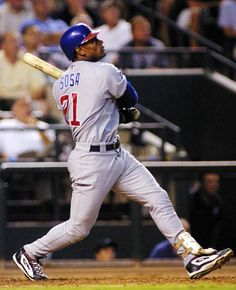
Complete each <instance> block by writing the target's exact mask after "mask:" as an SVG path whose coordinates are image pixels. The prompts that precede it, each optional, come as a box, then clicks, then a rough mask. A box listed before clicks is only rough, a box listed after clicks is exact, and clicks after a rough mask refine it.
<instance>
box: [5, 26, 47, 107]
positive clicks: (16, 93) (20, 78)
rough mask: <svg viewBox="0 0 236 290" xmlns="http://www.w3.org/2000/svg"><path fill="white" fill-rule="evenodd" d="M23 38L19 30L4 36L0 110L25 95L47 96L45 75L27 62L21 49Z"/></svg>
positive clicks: (33, 97)
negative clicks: (23, 58) (24, 60)
mask: <svg viewBox="0 0 236 290" xmlns="http://www.w3.org/2000/svg"><path fill="white" fill-rule="evenodd" d="M20 44H21V38H20V35H19V34H18V33H17V32H7V33H5V34H4V35H3V38H2V51H1V52H0V68H1V71H2V72H3V73H1V74H0V110H3V111H8V110H9V109H10V104H11V101H12V100H14V99H16V98H21V97H23V96H30V97H31V98H32V99H34V100H37V99H44V98H45V97H46V86H47V80H46V78H45V75H44V74H43V73H42V72H40V71H38V70H36V69H35V68H33V67H31V66H29V65H27V64H25V63H24V62H23V60H22V53H21V51H20Z"/></svg>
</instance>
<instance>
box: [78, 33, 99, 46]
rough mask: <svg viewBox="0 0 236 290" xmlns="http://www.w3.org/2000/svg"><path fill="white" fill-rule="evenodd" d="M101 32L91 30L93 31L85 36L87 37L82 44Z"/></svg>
mask: <svg viewBox="0 0 236 290" xmlns="http://www.w3.org/2000/svg"><path fill="white" fill-rule="evenodd" d="M99 32H100V30H93V31H91V33H89V35H88V36H87V37H85V39H84V40H83V42H82V43H81V44H84V43H86V42H88V41H89V40H91V39H93V38H95V37H96V36H97V35H98V33H99Z"/></svg>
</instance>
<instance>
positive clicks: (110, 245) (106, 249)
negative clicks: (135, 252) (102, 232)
mask: <svg viewBox="0 0 236 290" xmlns="http://www.w3.org/2000/svg"><path fill="white" fill-rule="evenodd" d="M117 248H118V247H117V244H116V243H115V242H114V241H112V240H111V239H110V238H106V239H104V240H102V241H100V242H99V243H98V244H97V246H96V249H95V259H96V261H99V262H109V261H112V260H114V259H115V258H116V255H117Z"/></svg>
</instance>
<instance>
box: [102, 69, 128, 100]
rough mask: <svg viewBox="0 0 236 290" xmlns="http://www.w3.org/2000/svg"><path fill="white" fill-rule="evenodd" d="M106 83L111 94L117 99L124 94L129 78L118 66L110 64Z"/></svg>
mask: <svg viewBox="0 0 236 290" xmlns="http://www.w3.org/2000/svg"><path fill="white" fill-rule="evenodd" d="M106 85H107V91H108V93H109V95H111V96H112V97H114V98H116V99H117V98H119V97H120V96H122V95H123V94H124V92H125V90H126V86H127V80H126V77H125V75H124V74H123V73H122V72H121V71H120V70H119V69H118V68H116V67H115V66H114V65H109V66H108V71H107V81H106Z"/></svg>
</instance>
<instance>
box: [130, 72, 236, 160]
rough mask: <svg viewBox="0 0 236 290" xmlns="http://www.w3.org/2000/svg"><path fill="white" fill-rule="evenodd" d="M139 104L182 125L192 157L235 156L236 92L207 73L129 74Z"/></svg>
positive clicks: (182, 135) (214, 158)
mask: <svg viewBox="0 0 236 290" xmlns="http://www.w3.org/2000/svg"><path fill="white" fill-rule="evenodd" d="M128 79H129V80H131V81H132V83H133V84H134V86H135V87H136V88H137V90H138V92H139V94H140V104H142V105H144V106H146V107H148V108H150V109H151V110H153V111H154V112H156V113H158V114H160V115H161V116H163V117H164V118H166V119H168V120H169V121H171V122H173V123H175V124H176V125H178V126H180V127H181V129H182V133H181V141H182V144H183V145H184V147H185V148H186V149H187V151H188V153H189V155H190V157H191V160H232V159H236V153H235V148H236V113H235V108H236V95H235V93H234V92H232V91H230V90H228V89H226V88H225V87H223V86H221V85H219V84H217V83H215V82H213V81H212V80H210V79H208V78H207V77H206V76H205V75H201V74H199V75H193V74H186V75H178V74H176V75H149V76H128Z"/></svg>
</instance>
